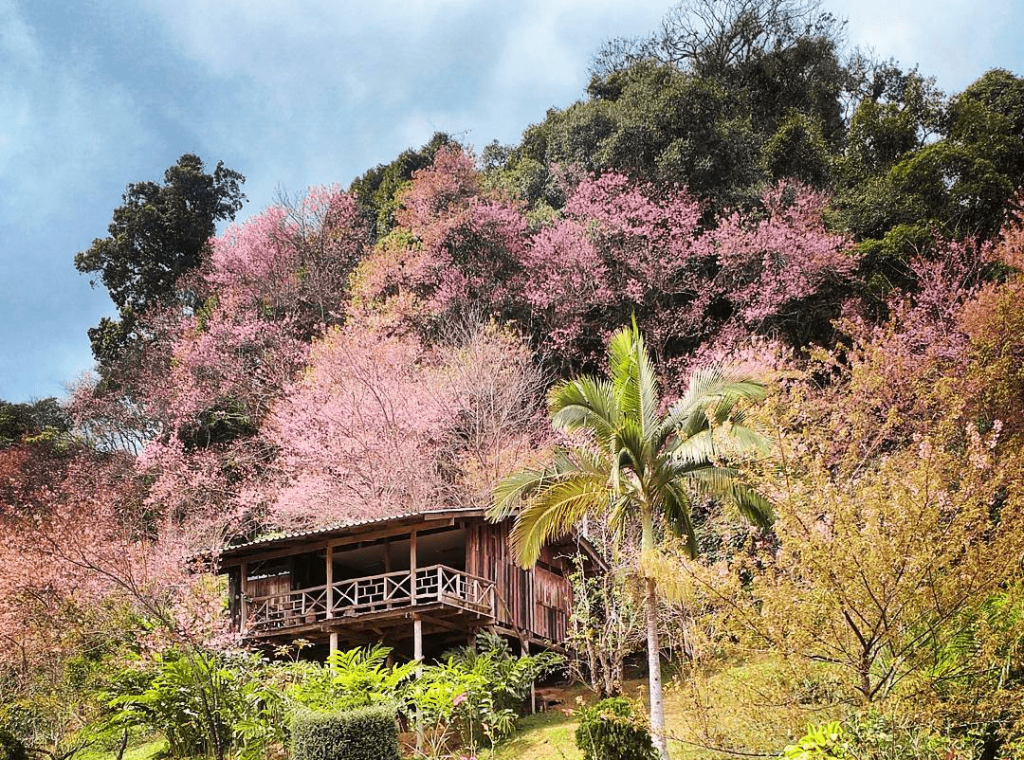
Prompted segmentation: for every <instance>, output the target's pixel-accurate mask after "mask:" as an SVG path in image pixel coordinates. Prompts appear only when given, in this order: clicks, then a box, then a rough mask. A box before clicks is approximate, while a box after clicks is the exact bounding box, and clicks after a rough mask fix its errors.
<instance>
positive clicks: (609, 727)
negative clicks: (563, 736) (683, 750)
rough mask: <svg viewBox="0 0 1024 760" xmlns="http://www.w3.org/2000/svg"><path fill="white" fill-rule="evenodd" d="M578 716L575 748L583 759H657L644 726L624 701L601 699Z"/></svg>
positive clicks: (639, 716) (623, 699) (642, 721)
mask: <svg viewBox="0 0 1024 760" xmlns="http://www.w3.org/2000/svg"><path fill="white" fill-rule="evenodd" d="M579 716H580V725H579V727H578V728H577V729H576V746H577V747H578V748H579V750H580V751H581V752H582V753H583V760H657V758H658V753H657V751H656V750H655V749H654V743H653V742H652V741H651V732H650V731H649V730H648V728H647V723H646V721H645V720H644V718H643V716H642V715H637V714H636V712H635V711H634V710H633V704H632V703H631V702H630V701H629V700H628V699H626V698H624V697H612V698H610V699H603V700H601V701H600V702H598V703H597V704H596V705H594V706H593V707H587V708H584V709H583V710H581V711H580V713H579Z"/></svg>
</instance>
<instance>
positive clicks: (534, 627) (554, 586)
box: [466, 521, 572, 643]
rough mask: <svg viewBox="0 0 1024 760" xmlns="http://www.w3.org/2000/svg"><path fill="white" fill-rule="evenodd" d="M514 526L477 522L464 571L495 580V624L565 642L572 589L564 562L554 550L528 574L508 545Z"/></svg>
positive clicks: (548, 550) (468, 533)
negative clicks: (496, 602) (496, 603)
mask: <svg viewBox="0 0 1024 760" xmlns="http://www.w3.org/2000/svg"><path fill="white" fill-rule="evenodd" d="M510 529H511V523H510V522H507V521H506V522H504V523H500V524H497V525H492V524H490V523H484V522H477V523H475V524H474V525H471V526H469V529H468V530H467V531H466V572H468V573H470V574H472V575H477V576H480V577H481V578H486V579H487V580H492V581H494V583H495V592H496V594H497V597H498V600H499V601H498V606H497V610H496V618H495V622H496V623H497V624H498V625H500V626H503V627H506V628H509V629H511V630H513V631H516V632H517V633H520V634H522V633H526V634H529V636H530V637H531V638H537V639H541V640H547V641H552V642H556V643H557V642H562V641H565V634H566V628H567V625H568V616H569V611H570V610H571V609H572V584H571V583H570V582H569V580H568V578H566V575H567V569H568V568H567V563H566V561H565V560H564V559H563V558H561V557H560V556H557V555H556V553H555V551H553V550H552V549H551V548H550V547H544V549H543V550H542V551H541V556H540V560H539V561H538V563H537V564H536V565H534V566H533V567H532V568H530V569H528V570H524V569H523V568H521V567H519V564H518V563H517V562H516V561H515V558H514V556H513V555H512V552H511V550H510V549H509V545H508V535H509V531H510Z"/></svg>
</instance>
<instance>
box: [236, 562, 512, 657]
mask: <svg viewBox="0 0 1024 760" xmlns="http://www.w3.org/2000/svg"><path fill="white" fill-rule="evenodd" d="M496 612H497V598H496V593H495V587H494V582H493V581H489V580H487V579H485V578H479V577H477V576H474V575H470V574H469V573H466V572H464V571H462V570H456V569H455V568H452V567H448V566H446V565H431V566H429V567H420V568H416V569H415V570H402V571H398V572H391V573H382V574H380V575H370V576H366V577H364V578H347V579H344V580H339V581H335V582H334V583H331V584H325V585H321V586H312V587H309V588H300V589H294V590H292V591H287V592H283V593H277V594H271V595H269V596H258V597H254V598H251V599H248V598H247V599H245V605H244V613H243V620H244V621H245V625H244V628H243V633H244V634H245V635H246V636H248V637H250V638H253V639H263V640H267V639H273V638H278V637H281V638H284V637H287V638H293V637H296V636H302V635H303V634H316V633H340V634H342V635H343V636H344V637H345V638H350V639H352V640H353V641H361V640H367V639H369V638H373V636H374V635H376V634H381V635H382V634H383V632H384V630H385V629H390V628H393V627H395V626H398V625H401V624H402V623H404V622H405V621H408V620H409V619H412V618H422V619H423V620H425V621H427V622H428V623H430V624H432V625H433V626H434V627H436V628H439V629H445V628H450V629H453V630H465V626H466V624H467V622H469V623H472V622H474V621H475V622H476V623H477V624H478V625H480V626H482V625H486V624H488V623H490V622H493V621H494V619H495V617H496Z"/></svg>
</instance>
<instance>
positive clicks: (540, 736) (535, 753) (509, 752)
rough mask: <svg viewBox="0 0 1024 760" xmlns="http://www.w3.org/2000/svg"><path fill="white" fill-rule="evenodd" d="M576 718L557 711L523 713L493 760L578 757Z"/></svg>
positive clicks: (544, 759) (568, 759) (537, 759)
mask: <svg viewBox="0 0 1024 760" xmlns="http://www.w3.org/2000/svg"><path fill="white" fill-rule="evenodd" d="M577 725H578V721H577V720H576V719H575V718H574V717H571V716H568V715H566V714H565V713H563V712H562V711H561V710H558V709H555V710H548V711H547V712H542V713H537V714H536V715H527V716H526V717H525V718H523V719H521V720H520V721H519V729H518V730H517V731H516V735H515V736H513V737H512V738H511V739H509V740H508V741H506V742H503V743H502V744H500V745H499V746H498V748H497V749H496V750H495V752H494V757H495V760H561V758H567V760H579V759H580V757H582V755H581V754H580V751H579V750H578V749H576V738H575V734H576V726H577Z"/></svg>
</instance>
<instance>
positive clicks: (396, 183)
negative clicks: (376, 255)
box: [348, 132, 459, 239]
mask: <svg viewBox="0 0 1024 760" xmlns="http://www.w3.org/2000/svg"><path fill="white" fill-rule="evenodd" d="M446 145H451V146H455V147H458V145H459V144H458V143H457V142H456V141H455V140H453V139H452V138H451V137H449V136H448V135H446V134H445V133H444V132H435V133H434V136H433V137H431V138H430V142H428V143H427V144H426V145H424V146H423V147H422V148H420V149H419V150H413V149H412V148H410V149H408V150H404V151H402V152H401V153H400V154H399V155H398V157H397V158H396V159H395V160H394V161H392V162H391V163H389V164H377V166H375V167H374V168H372V169H368V170H367V171H366V172H364V173H363V174H362V175H360V176H359V177H356V178H355V179H354V180H352V184H351V185H349V188H348V190H349V192H350V193H352V194H353V195H355V196H356V204H357V205H358V207H359V213H360V214H361V215H362V217H363V218H364V219H365V220H366V222H367V224H368V225H369V228H370V233H371V237H372V238H374V239H377V238H382V237H384V236H385V235H387V234H388V233H389V232H391V230H393V229H394V227H395V211H397V210H398V205H399V203H398V194H399V193H398V191H399V190H401V189H403V188H404V187H405V186H406V185H407V184H408V183H409V181H410V180H411V179H412V175H413V174H415V173H416V172H418V171H419V170H420V169H425V168H427V167H428V166H430V164H431V163H432V162H433V160H434V155H435V154H436V153H437V151H438V150H439V149H440V148H442V147H444V146H446Z"/></svg>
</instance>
